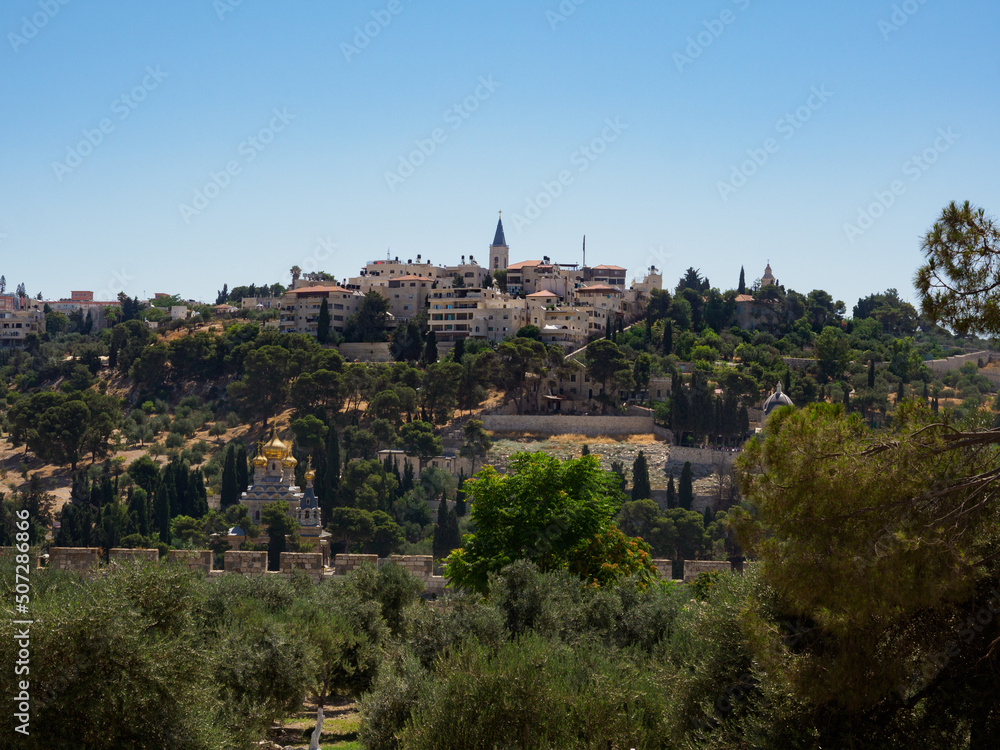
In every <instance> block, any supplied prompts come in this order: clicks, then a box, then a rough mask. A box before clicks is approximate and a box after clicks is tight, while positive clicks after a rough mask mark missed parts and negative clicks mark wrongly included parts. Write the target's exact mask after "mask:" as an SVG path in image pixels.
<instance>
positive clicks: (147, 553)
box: [108, 547, 160, 563]
mask: <svg viewBox="0 0 1000 750" xmlns="http://www.w3.org/2000/svg"><path fill="white" fill-rule="evenodd" d="M159 560H160V550H158V549H128V548H124V547H115V548H113V549H110V550H108V562H111V563H131V562H147V563H149V562H154V563H155V562H159Z"/></svg>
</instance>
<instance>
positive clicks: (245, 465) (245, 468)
mask: <svg viewBox="0 0 1000 750" xmlns="http://www.w3.org/2000/svg"><path fill="white" fill-rule="evenodd" d="M236 486H237V487H238V488H239V491H240V494H241V495H242V494H243V493H244V492H246V491H247V490H248V489H250V461H249V458H248V456H247V448H246V446H245V445H244V444H243V441H242V440H241V441H240V442H239V443H237V445H236Z"/></svg>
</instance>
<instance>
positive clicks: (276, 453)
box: [264, 427, 288, 461]
mask: <svg viewBox="0 0 1000 750" xmlns="http://www.w3.org/2000/svg"><path fill="white" fill-rule="evenodd" d="M287 451H288V446H286V445H285V444H284V443H283V442H281V441H280V440H278V432H277V430H276V428H275V427H271V439H270V440H268V441H267V444H266V445H265V446H264V457H265V458H267V459H268V460H269V461H277V460H278V459H280V458H282V457H284V455H285V453H286V452H287Z"/></svg>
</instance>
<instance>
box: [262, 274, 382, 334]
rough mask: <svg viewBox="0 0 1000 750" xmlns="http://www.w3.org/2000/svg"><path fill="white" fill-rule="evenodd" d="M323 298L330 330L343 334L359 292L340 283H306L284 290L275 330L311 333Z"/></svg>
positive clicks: (317, 321) (355, 309)
mask: <svg viewBox="0 0 1000 750" xmlns="http://www.w3.org/2000/svg"><path fill="white" fill-rule="evenodd" d="M324 299H326V303H327V306H328V307H329V310H330V329H331V330H333V331H336V332H337V333H338V334H343V332H344V323H345V321H346V320H347V318H349V317H350V316H351V315H352V314H353V313H355V312H357V309H358V305H359V304H360V302H361V299H362V295H361V294H360V293H359V292H356V291H352V290H350V289H345V288H344V287H342V286H307V287H300V288H298V289H291V290H289V291H287V292H285V295H284V297H282V298H281V300H282V301H281V318H280V320H279V322H278V328H279V330H280V331H281V332H282V333H308V334H309V335H311V336H315V335H316V331H317V328H318V324H319V311H320V309H321V308H322V306H323V300H324Z"/></svg>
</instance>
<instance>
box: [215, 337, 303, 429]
mask: <svg viewBox="0 0 1000 750" xmlns="http://www.w3.org/2000/svg"><path fill="white" fill-rule="evenodd" d="M289 367H290V363H289V355H288V350H287V349H285V348H284V347H281V346H275V345H267V346H262V347H260V348H259V349H254V350H253V351H252V352H250V353H249V354H248V355H247V357H246V359H245V360H244V371H245V373H246V374H245V375H244V376H243V377H242V378H241V379H240V380H237V381H236V382H234V383H231V384H230V385H229V387H228V391H229V395H230V396H232V397H233V399H234V400H235V401H236V403H237V405H238V406H239V408H240V410H241V411H242V412H243V413H244V414H246V415H247V416H248V417H250V418H251V419H253V420H254V421H255V422H257V421H259V422H263V421H264V420H265V419H267V417H268V416H270V415H271V414H274V413H276V412H277V411H278V410H279V407H280V406H281V405H282V404H283V403H284V401H285V399H286V398H287V396H288V380H289V376H290V369H289Z"/></svg>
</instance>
